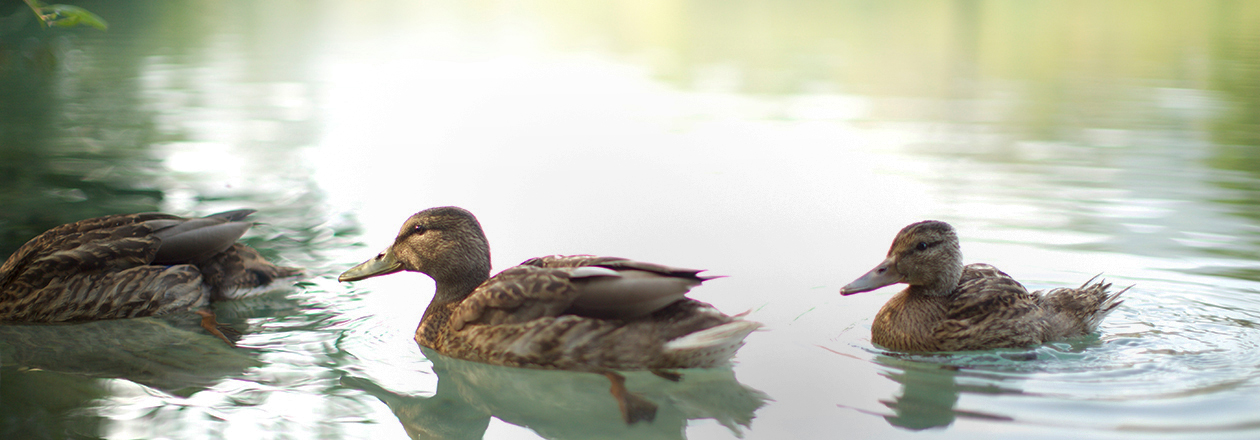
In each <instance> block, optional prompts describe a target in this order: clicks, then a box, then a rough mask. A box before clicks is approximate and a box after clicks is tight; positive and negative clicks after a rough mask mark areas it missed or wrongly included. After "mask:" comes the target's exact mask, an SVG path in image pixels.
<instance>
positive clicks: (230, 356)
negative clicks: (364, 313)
mask: <svg viewBox="0 0 1260 440" xmlns="http://www.w3.org/2000/svg"><path fill="white" fill-rule="evenodd" d="M199 319H200V318H199V317H197V316H196V315H194V314H192V313H176V314H171V315H163V316H161V317H147V318H135V319H115V320H109V321H93V322H85V323H74V324H6V325H0V355H2V356H3V365H4V366H5V367H6V368H22V369H39V370H44V371H55V372H59V373H66V374H73V375H78V376H82V377H94V378H123V379H127V380H130V381H132V382H135V383H139V384H143V385H145V386H148V387H151V388H156V389H159V390H163V391H167V392H171V393H181V394H186V393H188V392H189V391H192V392H195V391H196V389H199V388H205V387H208V386H211V385H213V384H214V383H216V382H218V381H219V380H221V379H222V378H224V377H228V376H231V375H238V374H240V373H242V372H243V371H245V370H246V369H248V368H250V367H255V366H258V365H260V363H259V361H258V360H257V359H256V354H254V353H252V352H250V351H249V350H245V349H234V348H232V347H229V346H228V345H227V344H224V343H223V341H221V340H219V339H216V338H215V337H213V336H211V335H210V334H208V333H206V332H205V331H204V330H202V331H198V330H199V329H200V327H197V326H196V325H195V323H197V322H199ZM181 321H182V322H181ZM185 324H187V325H185ZM216 342H217V343H216Z"/></svg>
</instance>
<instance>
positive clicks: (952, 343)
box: [840, 220, 1128, 352]
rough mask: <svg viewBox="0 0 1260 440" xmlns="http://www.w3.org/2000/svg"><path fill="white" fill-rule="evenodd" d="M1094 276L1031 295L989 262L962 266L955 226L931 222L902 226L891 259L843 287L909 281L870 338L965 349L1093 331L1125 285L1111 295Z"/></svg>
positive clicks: (900, 346)
mask: <svg viewBox="0 0 1260 440" xmlns="http://www.w3.org/2000/svg"><path fill="white" fill-rule="evenodd" d="M1095 278H1096V277H1095ZM1091 282H1093V279H1091V280H1089V281H1086V282H1085V284H1083V285H1081V287H1079V288H1075V289H1072V288H1057V289H1053V290H1050V291H1049V292H1041V291H1037V292H1031V293H1030V292H1028V290H1027V289H1025V288H1024V286H1023V285H1021V284H1020V283H1019V282H1017V281H1015V280H1014V279H1013V278H1011V277H1010V276H1009V275H1007V274H1005V273H1003V272H1002V271H1000V270H998V269H997V268H995V267H993V266H990V265H987V264H969V265H966V266H963V264H962V251H961V250H960V249H959V246H958V236H957V235H956V234H955V233H954V228H953V227H951V226H950V225H949V224H948V223H945V222H941V221H934V220H928V221H922V222H918V223H914V224H911V225H909V226H906V227H905V228H903V229H902V230H901V232H899V233H897V237H896V239H894V240H893V244H892V248H891V249H889V250H888V257H887V258H886V259H885V260H884V261H883V262H882V263H880V264H879V266H876V267H875V269H873V270H871V271H870V272H868V273H866V274H865V275H863V276H862V277H861V278H858V279H857V280H855V281H853V282H852V283H849V285H847V286H844V287H843V288H841V289H840V293H841V294H842V295H852V294H854V293H859V292H866V291H870V290H875V289H878V288H880V287H884V286H887V285H890V284H896V283H905V284H908V285H909V286H908V287H906V289H905V290H902V291H901V292H900V293H897V294H896V295H895V296H893V297H892V299H890V300H888V303H886V304H884V307H883V308H882V309H880V310H879V313H878V314H876V315H875V322H874V323H873V324H872V326H871V342H874V343H875V344H879V345H881V346H883V347H885V348H888V349H891V350H897V351H912V352H932V351H968V350H988V349H992V348H1013V347H1028V346H1033V345H1038V344H1042V343H1045V342H1048V341H1054V340H1060V339H1065V338H1071V337H1076V336H1081V335H1086V334H1089V333H1093V332H1094V331H1095V330H1097V328H1098V324H1099V323H1101V322H1102V320H1103V318H1105V317H1106V316H1107V314H1108V313H1110V312H1111V311H1112V310H1115V308H1116V307H1117V306H1119V305H1120V303H1121V301H1119V297H1120V294H1122V293H1124V292H1125V291H1126V290H1128V288H1125V289H1123V290H1121V291H1119V292H1116V293H1108V292H1107V289H1108V288H1109V287H1110V286H1111V284H1107V283H1104V282H1098V283H1094V284H1090V283H1091Z"/></svg>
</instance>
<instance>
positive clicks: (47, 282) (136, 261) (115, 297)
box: [0, 213, 204, 322]
mask: <svg viewBox="0 0 1260 440" xmlns="http://www.w3.org/2000/svg"><path fill="white" fill-rule="evenodd" d="M169 219H178V217H175V216H172V215H167V214H159V213H145V214H125V215H112V216H106V217H99V218H94V219H87V220H82V221H78V222H75V223H70V224H66V225H61V226H58V227H55V228H53V229H50V230H49V231H47V232H45V233H43V234H40V235H39V236H37V237H35V238H34V239H31V240H30V241H28V242H27V243H26V244H24V245H22V247H21V248H19V249H18V251H17V252H15V253H14V254H13V255H12V256H10V257H9V259H8V260H7V261H5V263H4V265H3V266H0V320H23V321H41V322H59V321H72V320H79V319H111V318H122V317H132V316H147V315H152V314H155V313H161V312H162V311H165V310H167V309H168V307H170V306H175V307H186V306H189V305H190V304H195V303H198V302H204V300H203V299H202V298H201V297H202V295H201V294H200V292H201V287H200V273H198V272H197V271H196V269H195V268H192V267H190V266H184V267H174V268H172V267H166V266H149V262H151V261H152V260H153V256H154V255H156V254H157V252H158V249H159V248H160V246H161V239H160V238H157V237H154V236H153V235H152V228H151V227H150V225H148V224H147V222H149V221H166V220H169Z"/></svg>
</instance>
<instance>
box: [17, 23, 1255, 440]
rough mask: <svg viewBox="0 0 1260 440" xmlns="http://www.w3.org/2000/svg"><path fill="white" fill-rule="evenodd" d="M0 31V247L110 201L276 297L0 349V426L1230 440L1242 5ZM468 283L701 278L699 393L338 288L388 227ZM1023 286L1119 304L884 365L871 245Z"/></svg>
mask: <svg viewBox="0 0 1260 440" xmlns="http://www.w3.org/2000/svg"><path fill="white" fill-rule="evenodd" d="M80 5H81V6H83V7H86V8H88V9H90V10H93V11H94V12H97V13H98V14H99V15H101V16H103V17H105V18H106V19H107V20H108V21H109V22H110V24H111V27H110V29H109V31H108V32H98V31H95V30H91V29H74V30H68V31H67V30H53V31H46V30H40V29H38V28H37V27H36V26H35V25H34V23H33V22H31V21H30V17H29V15H30V14H29V11H25V12H24V10H23V9H22V8H24V6H22V7H19V6H21V5H10V6H6V7H5V8H8V9H0V16H3V17H7V18H3V17H0V18H3V20H4V21H3V23H0V171H2V172H0V203H2V206H3V207H4V208H3V210H2V212H0V250H2V251H4V253H6V254H7V253H8V252H11V251H12V250H13V249H16V248H17V247H18V246H19V245H20V244H21V243H22V242H24V241H25V240H27V239H29V238H30V237H33V236H34V235H36V234H38V233H39V232H41V231H43V230H45V229H47V228H49V227H52V226H54V225H56V224H60V223H64V222H69V221H74V220H78V219H81V218H86V217H92V216H97V215H104V214H109V213H117V212H137V211H147V210H161V211H167V212H173V213H178V214H187V215H198V214H206V213H210V212H215V211H219V210H226V209H231V208H236V207H241V206H249V207H254V208H257V209H259V210H260V212H259V214H257V217H258V220H260V221H261V222H262V223H260V224H259V225H257V226H256V227H255V228H254V229H253V230H252V231H251V232H250V234H249V235H248V237H247V238H246V240H247V241H248V242H249V243H250V244H251V245H253V246H255V247H256V248H258V249H260V250H261V251H262V252H264V253H265V254H267V255H268V256H271V257H273V258H275V259H276V260H278V261H280V262H283V263H284V264H288V265H300V266H304V267H307V268H308V271H309V274H310V276H309V277H308V278H307V279H305V280H302V281H301V282H298V283H296V285H293V286H291V287H286V288H285V289H282V290H280V291H277V292H274V293H271V294H268V295H266V296H263V297H260V298H254V299H250V300H245V301H237V302H227V303H220V304H217V305H216V308H217V310H218V313H219V315H220V316H221V317H222V318H224V319H225V320H226V321H228V322H229V323H231V324H232V325H234V326H236V327H237V328H239V329H242V330H245V337H244V339H243V340H242V342H241V348H238V349H229V348H227V347H224V346H223V345H222V344H221V342H219V341H217V340H216V339H213V338H212V337H211V336H209V335H206V334H204V332H201V331H200V330H199V329H198V327H196V325H195V322H196V321H195V320H194V319H191V317H190V316H168V317H160V318H146V319H136V320H126V321H113V322H98V323H87V324H77V325H65V326H29V325H27V326H22V325H7V326H0V361H2V363H3V367H2V369H0V437H3V438H11V439H19V438H21V439H25V438H110V439H125V438H242V439H244V438H338V439H339V438H362V439H388V438H407V437H412V438H479V437H483V436H484V437H486V438H496V439H497V438H538V437H546V438H596V437H609V438H684V437H685V438H691V439H702V438H731V437H734V436H741V435H742V436H743V437H744V438H773V439H781V438H836V437H853V438H865V437H881V438H889V437H891V438H909V437H921V436H932V437H946V438H968V439H971V438H1009V437H1014V436H1020V437H1021V438H1024V437H1041V438H1058V437H1072V438H1120V437H1148V436H1151V435H1153V434H1160V435H1162V436H1167V437H1187V438H1207V437H1219V438H1256V437H1257V436H1260V398H1258V397H1257V396H1260V347H1258V346H1257V345H1260V326H1258V323H1260V293H1258V292H1260V261H1258V260H1257V258H1256V255H1258V254H1260V45H1257V42H1258V41H1260V25H1258V23H1260V7H1258V6H1257V5H1256V4H1253V3H1246V2H1167V3H1154V4H1151V3H1147V2H1141V3H1129V2H1101V3H1099V2H1018V3H1006V2H972V1H956V2H931V3H914V4H913V5H900V4H897V3H865V2H834V3H830V4H823V3H817V2H797V1H788V2H743V3H738V4H726V3H712V2H696V1H691V2H687V1H679V2H670V1H656V2H639V1H624V2H617V1H608V2H576V3H573V2H556V1H546V0H542V1H524V2H510V1H484V2H423V3H416V2H347V3H344V4H342V3H335V4H334V3H328V4H307V3H304V2H258V3H251V2H205V1H200V2H199V1H188V2H162V3H160V4H151V3H142V2H136V3H135V4H131V3H129V2H84V3H82V4H80ZM438 205H459V206H463V207H465V208H468V209H470V210H472V211H473V212H474V213H476V214H477V215H478V216H479V218H480V219H481V221H482V223H483V226H484V227H485V230H486V233H487V235H488V236H489V239H490V242H491V246H492V249H493V251H494V252H493V256H494V266H495V268H496V270H500V269H503V268H507V267H510V266H512V265H515V264H517V263H519V262H521V261H523V260H525V259H527V258H530V257H534V256H539V255H548V254H572V253H593V254H602V255H616V256H623V257H630V258H635V259H641V260H647V261H655V262H660V263H665V264H672V265H678V266H688V267H702V268H707V269H709V270H711V271H712V272H713V273H716V274H723V275H729V277H728V278H722V279H718V280H714V281H712V282H709V283H706V284H705V285H704V286H703V287H701V288H698V289H696V290H695V291H694V292H693V296H694V297H695V298H698V299H700V300H703V301H708V302H711V303H713V304H714V305H716V306H718V307H719V308H720V309H722V310H725V311H728V312H730V313H736V312H743V311H750V316H751V317H752V318H753V319H756V320H758V321H761V322H764V323H765V324H766V326H767V328H768V331H765V332H759V333H756V334H753V335H752V336H750V337H749V338H748V345H747V346H746V347H744V349H742V350H741V351H740V353H739V355H738V356H737V358H736V360H737V363H736V364H735V366H734V367H733V368H732V369H725V370H715V371H694V372H688V373H687V378H686V379H685V380H684V381H683V382H681V383H677V384H675V383H669V382H665V381H662V380H660V379H658V378H655V377H654V376H652V375H650V374H635V375H631V376H630V378H629V382H628V386H629V387H630V389H631V390H634V391H637V392H640V393H641V394H643V395H644V396H646V397H647V398H649V399H650V400H653V401H654V402H656V403H658V404H659V405H660V406H661V410H660V414H659V415H658V416H657V420H656V422H654V423H652V424H650V425H636V426H631V427H627V426H625V425H624V424H623V423H621V422H620V420H619V417H618V414H617V410H616V407H615V404H614V403H613V401H612V400H611V399H610V398H608V397H607V386H608V385H607V382H606V381H605V380H604V379H603V378H601V377H599V376H596V375H589V374H575V373H568V372H550V371H530V370H519V369H510V368H501V367H494V366H488V365H482V364H476V363H469V362H463V361H459V360H455V359H449V358H445V357H442V356H441V355H438V354H435V353H432V352H426V351H423V350H422V349H421V348H420V347H418V346H417V345H416V344H415V343H414V342H413V341H412V339H411V337H412V332H413V331H414V329H415V327H416V324H417V322H418V321H419V319H420V315H421V313H422V312H423V309H424V307H425V305H427V303H428V301H429V299H430V298H431V295H432V291H433V283H432V281H431V280H429V279H428V278H427V277H424V276H422V275H417V274H401V275H395V276H391V277H385V278H379V279H372V280H367V281H363V282H358V283H354V284H341V283H337V282H336V280H335V278H336V275H337V274H338V273H340V272H341V271H342V270H344V269H346V268H348V267H349V266H350V265H351V264H354V263H357V262H359V261H362V260H364V259H366V258H368V257H370V256H372V255H374V254H375V253H376V252H378V251H380V250H381V249H383V248H384V247H385V246H387V245H388V244H389V243H390V242H391V241H392V239H393V236H394V234H395V233H396V231H397V228H398V226H399V225H400V224H401V222H402V221H403V220H404V219H405V218H406V217H407V216H408V215H410V214H411V213H414V212H416V211H418V210H421V209H423V208H427V207H431V206H438ZM926 218H935V219H941V220H946V221H949V222H951V223H952V224H954V225H955V227H956V228H957V229H958V230H959V233H960V234H961V238H962V240H963V251H964V253H965V255H966V258H967V261H968V262H988V263H992V264H995V265H997V266H998V267H1000V268H1001V269H1003V270H1004V271H1006V272H1008V273H1010V274H1011V275H1013V276H1015V277H1016V278H1018V279H1020V280H1021V281H1023V282H1024V283H1025V284H1026V285H1027V286H1028V287H1030V288H1036V289H1041V288H1052V287H1058V286H1064V285H1079V284H1080V283H1082V282H1084V281H1085V280H1087V279H1089V278H1090V277H1093V276H1095V275H1097V274H1099V273H1102V274H1103V276H1104V277H1106V279H1107V280H1109V281H1111V282H1113V283H1115V284H1116V285H1117V286H1129V285H1133V286H1135V287H1133V288H1132V290H1130V291H1129V292H1128V293H1127V294H1126V295H1125V298H1126V299H1125V302H1124V305H1122V306H1121V307H1120V308H1119V309H1118V310H1117V311H1116V312H1115V313H1113V314H1112V315H1111V316H1110V317H1109V319H1108V320H1107V321H1106V322H1104V324H1103V326H1102V328H1101V329H1100V332H1099V334H1097V335H1095V336H1090V337H1085V338H1081V339H1078V340H1071V341H1063V342H1059V343H1053V344H1047V345H1045V346H1042V347H1035V348H1031V349H1026V350H1001V351H992V352H979V353H964V354H954V355H935V356H927V355H916V356H908V355H903V354H897V353H890V352H885V351H883V350H881V349H879V348H876V347H874V346H873V345H872V344H871V343H870V324H871V318H872V317H873V316H874V315H875V312H876V311H877V310H878V309H879V307H880V306H881V305H882V304H883V303H884V302H885V301H887V299H888V298H889V297H890V296H891V295H892V294H893V293H894V292H895V291H896V289H894V288H888V289H883V290H880V291H876V292H871V293H865V294H861V295H856V296H853V297H845V298H842V297H840V296H839V295H838V293H837V291H838V290H839V288H840V286H842V285H844V284H846V283H847V282H849V281H851V280H852V279H854V278H856V277H857V276H859V275H860V274H862V273H864V272H865V271H866V270H868V269H869V268H871V267H873V266H874V265H875V264H876V263H878V262H879V261H880V260H881V259H882V257H883V256H884V254H885V252H886V251H887V247H888V245H889V243H890V242H891V240H892V237H893V235H894V234H895V233H896V232H897V231H898V230H899V229H900V228H901V227H902V226H904V225H906V224H908V223H910V222H913V221H917V220H922V219H926Z"/></svg>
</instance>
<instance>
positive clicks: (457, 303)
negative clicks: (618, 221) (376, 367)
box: [338, 206, 761, 423]
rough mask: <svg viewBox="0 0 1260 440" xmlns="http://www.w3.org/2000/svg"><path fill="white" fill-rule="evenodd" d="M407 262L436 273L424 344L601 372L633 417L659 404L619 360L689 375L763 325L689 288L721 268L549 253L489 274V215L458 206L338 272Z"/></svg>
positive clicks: (421, 217)
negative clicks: (629, 380)
mask: <svg viewBox="0 0 1260 440" xmlns="http://www.w3.org/2000/svg"><path fill="white" fill-rule="evenodd" d="M399 271H412V272H421V273H424V274H426V275H428V276H429V277H431V278H433V281H434V282H435V283H436V285H437V292H436V293H435V294H434V296H433V300H432V302H430V303H429V307H428V308H427V309H426V310H425V312H424V317H423V318H421V320H420V326H419V327H418V328H417V329H416V337H415V339H416V342H418V343H419V344H420V345H421V346H424V347H428V348H431V349H433V350H435V351H437V352H439V353H442V354H444V355H447V356H452V357H456V358H460V359H465V360H471V361H477V362H484V363H488V364H495V365H504V366H510V367H527V368H538V369H556V370H571V371H584V372H590V373H598V374H601V375H603V376H605V377H607V379H608V380H609V381H610V382H611V384H612V389H611V392H612V395H613V397H614V398H615V400H616V402H617V404H618V406H619V407H620V408H621V412H622V416H623V418H624V420H625V422H626V423H635V422H638V421H651V420H652V419H653V417H655V414H656V404H654V403H653V402H651V401H649V400H647V399H644V398H642V397H641V396H638V395H637V394H635V393H632V392H630V391H629V390H627V388H626V386H625V383H624V382H625V378H624V377H623V376H622V375H621V374H620V373H619V371H628V370H646V371H651V372H653V373H655V374H657V375H658V376H660V377H661V378H664V379H668V380H673V381H677V380H680V379H682V380H686V379H683V378H681V376H679V375H678V374H677V373H676V372H672V371H670V370H675V369H691V368H718V367H725V366H729V365H730V359H731V357H732V356H734V355H735V351H736V350H738V349H739V347H741V346H743V345H744V338H745V337H747V336H748V334H749V333H751V332H753V331H754V330H756V329H757V328H759V327H761V324H758V323H756V322H752V321H747V320H744V319H742V317H741V316H727V315H724V314H722V313H721V312H718V311H717V310H716V309H714V308H713V307H712V306H710V305H708V304H705V303H702V302H699V301H695V300H692V299H689V298H686V297H685V295H686V293H687V292H688V291H689V290H690V289H691V288H692V287H695V286H697V285H700V283H702V282H704V281H707V280H709V279H712V278H713V277H708V276H702V275H700V272H701V271H699V270H693V269H682V268H675V267H668V266H662V265H658V264H652V263H644V262H639V261H632V260H627V259H624V258H614V257H595V256H589V255H579V256H567V257H566V256H550V257H541V258H534V259H530V260H528V261H526V262H524V263H522V264H521V265H519V266H516V267H512V268H509V269H507V270H504V271H502V272H500V273H499V274H498V275H495V276H494V277H493V278H491V277H490V245H489V244H488V243H487V240H486V236H485V233H484V232H482V229H481V224H480V223H479V222H478V221H477V218H476V217H474V216H473V215H472V213H470V212H468V211H466V210H463V209H460V208H456V207H453V206H448V207H440V208H431V209H427V210H424V211H421V212H419V213H416V214H415V215H413V216H411V218H409V219H407V221H406V222H405V223H404V224H403V226H402V228H401V229H400V230H399V232H398V236H397V237H396V238H395V239H394V244H393V245H392V246H390V247H389V248H388V249H386V250H385V251H384V252H381V253H380V254H379V255H377V256H376V257H374V258H372V259H370V260H368V261H366V262H364V263H362V264H359V265H358V266H355V267H353V268H351V269H350V270H347V271H346V272H345V273H343V274H342V275H341V277H339V278H338V279H339V280H340V281H355V280H361V279H364V278H370V277H374V276H380V275H387V274H391V273H395V272H399Z"/></svg>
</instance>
